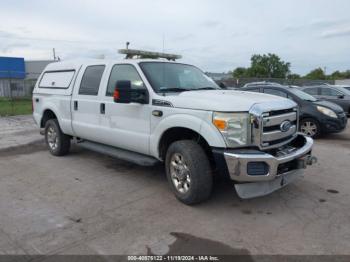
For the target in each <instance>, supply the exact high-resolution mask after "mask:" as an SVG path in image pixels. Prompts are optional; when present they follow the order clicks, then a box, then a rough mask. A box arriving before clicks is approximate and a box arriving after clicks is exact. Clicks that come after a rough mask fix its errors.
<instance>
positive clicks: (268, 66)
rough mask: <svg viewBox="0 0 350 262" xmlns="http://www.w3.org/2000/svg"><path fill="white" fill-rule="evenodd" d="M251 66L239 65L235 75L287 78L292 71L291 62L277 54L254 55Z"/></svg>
mask: <svg viewBox="0 0 350 262" xmlns="http://www.w3.org/2000/svg"><path fill="white" fill-rule="evenodd" d="M250 61H251V64H250V67H248V68H244V67H237V68H236V69H235V70H234V71H233V77H235V78H242V77H271V78H286V77H287V76H288V74H289V73H290V63H289V62H284V61H282V60H281V58H280V57H279V56H277V55H275V54H267V55H253V56H252V57H251V59H250Z"/></svg>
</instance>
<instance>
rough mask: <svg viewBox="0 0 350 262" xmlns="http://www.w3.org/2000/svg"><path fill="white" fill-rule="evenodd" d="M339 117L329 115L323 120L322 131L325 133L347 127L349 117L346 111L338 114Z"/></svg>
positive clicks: (335, 131) (339, 130)
mask: <svg viewBox="0 0 350 262" xmlns="http://www.w3.org/2000/svg"><path fill="white" fill-rule="evenodd" d="M337 116H338V118H331V117H327V118H325V119H322V120H321V131H323V132H324V133H337V132H341V131H343V130H344V129H345V128H346V125H347V123H348V118H347V116H346V114H345V113H341V114H338V115H337Z"/></svg>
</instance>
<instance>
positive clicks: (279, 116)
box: [261, 108, 298, 147]
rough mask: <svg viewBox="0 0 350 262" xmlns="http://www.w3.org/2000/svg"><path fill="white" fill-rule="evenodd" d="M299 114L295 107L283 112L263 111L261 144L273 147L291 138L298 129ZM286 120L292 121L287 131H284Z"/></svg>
mask: <svg viewBox="0 0 350 262" xmlns="http://www.w3.org/2000/svg"><path fill="white" fill-rule="evenodd" d="M297 118H298V115H297V110H296V109H294V108H291V109H289V110H288V111H287V110H283V111H282V112H273V111H272V112H267V113H263V116H262V126H261V146H262V147H271V146H276V145H277V144H283V143H284V142H286V141H288V140H290V139H291V138H292V137H293V135H295V133H296V132H297V130H298V127H297V126H298V119H297ZM285 121H288V122H289V123H290V127H289V128H288V130H286V131H282V130H281V129H282V128H281V125H282V123H284V122H285Z"/></svg>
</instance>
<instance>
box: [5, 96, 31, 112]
mask: <svg viewBox="0 0 350 262" xmlns="http://www.w3.org/2000/svg"><path fill="white" fill-rule="evenodd" d="M31 113H32V99H31V98H13V99H9V98H5V97H0V116H16V115H29V114H31Z"/></svg>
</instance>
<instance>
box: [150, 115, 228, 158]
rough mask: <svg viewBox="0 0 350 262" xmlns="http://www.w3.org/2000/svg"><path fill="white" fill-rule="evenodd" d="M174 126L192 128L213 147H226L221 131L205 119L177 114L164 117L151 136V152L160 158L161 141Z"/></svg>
mask: <svg viewBox="0 0 350 262" xmlns="http://www.w3.org/2000/svg"><path fill="white" fill-rule="evenodd" d="M174 127H183V128H188V129H191V130H193V131H195V132H197V133H198V134H200V135H201V136H202V137H203V138H204V139H205V140H206V141H207V143H208V144H209V146H212V147H225V146H226V145H225V142H224V140H223V138H222V136H221V134H220V132H219V131H218V130H217V129H216V128H215V127H214V126H211V125H209V124H208V123H206V122H205V121H204V120H203V119H201V118H199V117H195V116H192V115H188V114H175V115H171V116H168V117H166V118H164V119H163V120H162V121H161V122H159V123H158V125H157V126H156V128H155V129H154V130H153V131H152V134H151V137H150V154H151V155H152V156H154V157H156V158H158V159H159V142H160V139H161V138H162V135H163V134H164V132H165V131H167V130H168V129H170V128H174Z"/></svg>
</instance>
